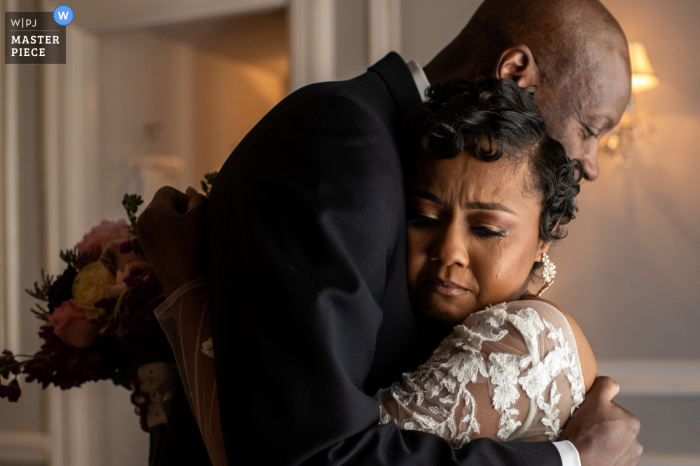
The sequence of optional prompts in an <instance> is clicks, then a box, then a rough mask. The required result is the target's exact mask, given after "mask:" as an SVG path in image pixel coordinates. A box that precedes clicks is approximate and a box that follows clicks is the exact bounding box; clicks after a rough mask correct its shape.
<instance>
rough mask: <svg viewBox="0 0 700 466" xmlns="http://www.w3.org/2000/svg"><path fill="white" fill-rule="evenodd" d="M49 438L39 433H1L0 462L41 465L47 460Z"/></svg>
mask: <svg viewBox="0 0 700 466" xmlns="http://www.w3.org/2000/svg"><path fill="white" fill-rule="evenodd" d="M48 451H49V436H48V435H47V434H44V433H41V432H1V433H0V461H2V462H3V463H41V462H43V461H46V459H47V458H48V456H49V455H48Z"/></svg>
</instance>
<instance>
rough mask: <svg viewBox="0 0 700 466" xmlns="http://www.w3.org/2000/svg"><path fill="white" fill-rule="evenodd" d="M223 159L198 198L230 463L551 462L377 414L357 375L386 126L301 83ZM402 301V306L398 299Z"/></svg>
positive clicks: (399, 200) (387, 177) (381, 200)
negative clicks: (203, 201) (251, 459)
mask: <svg viewBox="0 0 700 466" xmlns="http://www.w3.org/2000/svg"><path fill="white" fill-rule="evenodd" d="M293 98H294V96H292V101H291V102H289V103H287V105H286V106H285V107H284V108H282V109H277V110H276V111H273V112H271V114H269V115H268V116H267V117H266V118H265V119H263V120H262V121H261V123H259V124H258V126H257V127H256V128H255V129H254V130H253V131H252V132H251V133H250V134H249V135H248V136H247V137H246V139H244V141H243V142H242V143H241V144H240V145H239V148H237V150H236V151H234V153H233V154H232V156H231V157H230V158H229V160H228V161H227V163H226V165H225V166H224V167H223V168H222V171H221V172H220V174H219V178H218V179H217V181H216V183H215V186H214V188H213V191H212V194H211V198H210V202H209V206H208V209H207V236H208V251H209V254H208V268H209V281H210V306H211V313H212V328H213V337H214V353H215V354H216V358H215V364H216V372H217V384H218V390H219V402H220V409H221V411H220V412H221V420H222V430H223V436H224V442H225V445H226V450H227V456H228V460H229V463H230V464H236V463H239V462H240V461H241V459H240V458H241V457H242V456H243V455H248V454H250V453H251V452H252V453H253V454H254V455H257V456H258V458H259V462H261V463H268V464H279V465H292V464H309V465H311V464H318V465H335V464H343V465H367V464H377V465H384V464H387V465H388V464H401V465H412V464H473V465H476V464H479V465H506V464H508V465H519V464H542V465H549V464H552V465H559V464H560V460H559V455H558V453H557V451H556V449H555V447H553V446H552V445H551V444H512V445H505V444H499V443H496V442H492V441H489V440H486V441H476V442H473V443H472V444H470V445H469V446H468V447H466V448H464V449H461V450H454V449H453V448H452V447H451V446H450V445H449V443H447V442H446V441H445V440H443V439H441V438H439V437H437V436H433V435H430V434H426V433H421V432H410V431H401V430H399V429H398V428H397V427H396V426H395V425H393V424H391V425H383V426H380V425H379V408H378V406H377V402H376V400H375V399H374V398H373V396H372V395H373V394H374V393H369V394H368V393H365V392H364V391H363V383H364V381H365V378H366V376H367V374H368V371H369V369H370V367H371V365H372V362H373V358H374V353H375V345H376V341H377V335H378V330H379V328H380V325H381V324H382V319H383V312H382V309H381V308H380V305H379V303H380V301H381V300H382V295H383V293H384V292H385V290H384V280H385V277H386V273H387V270H386V268H387V264H388V262H389V260H390V258H391V257H392V255H393V254H404V251H403V250H401V251H397V250H395V249H396V244H397V242H396V238H397V235H398V234H402V232H403V226H402V223H403V215H404V212H403V205H404V204H403V195H404V194H403V185H402V176H401V166H400V159H399V157H398V155H397V154H396V149H395V144H394V143H393V142H392V141H391V138H390V136H389V135H390V134H392V131H394V128H388V127H387V126H386V124H385V123H384V122H383V121H382V120H381V118H377V117H376V116H375V115H373V114H372V112H371V111H368V110H367V109H366V108H363V107H362V105H361V104H358V103H357V102H355V101H353V100H352V99H351V98H348V97H347V96H343V95H338V94H333V93H328V92H322V93H319V94H317V95H313V94H312V95H304V93H303V92H302V93H300V95H299V97H298V98H297V101H294V100H293ZM407 312H410V311H409V310H407Z"/></svg>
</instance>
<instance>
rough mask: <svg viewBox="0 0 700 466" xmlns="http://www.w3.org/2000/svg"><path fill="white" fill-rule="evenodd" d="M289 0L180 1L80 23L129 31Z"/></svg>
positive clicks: (96, 30) (100, 30) (259, 9)
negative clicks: (185, 2)
mask: <svg viewBox="0 0 700 466" xmlns="http://www.w3.org/2000/svg"><path fill="white" fill-rule="evenodd" d="M287 3H288V1H287V0H245V1H238V2H232V1H223V2H217V3H209V4H200V3H197V2H191V3H189V4H182V3H180V4H179V5H173V4H171V3H167V4H164V6H163V7H162V8H158V9H151V10H150V11H148V12H145V13H144V11H142V10H139V11H134V12H129V11H127V12H126V13H123V12H120V13H121V14H120V15H118V16H116V17H105V18H100V20H98V21H97V22H91V23H90V24H85V23H81V24H80V27H82V28H83V30H85V31H88V32H91V33H98V34H99V33H106V32H115V31H125V30H130V29H138V28H144V27H151V26H160V25H164V24H173V23H179V22H184V21H196V20H199V19H206V18H214V17H217V16H233V15H240V14H249V13H260V12H264V11H269V10H276V9H281V8H284V7H285V6H286V5H287Z"/></svg>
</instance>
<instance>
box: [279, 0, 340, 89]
mask: <svg viewBox="0 0 700 466" xmlns="http://www.w3.org/2000/svg"><path fill="white" fill-rule="evenodd" d="M288 18H289V19H288V21H289V68H290V69H289V81H290V82H289V87H290V90H291V91H294V90H296V89H299V88H300V87H302V86H305V85H307V84H311V83H314V82H320V81H332V80H334V79H335V77H336V66H335V65H336V63H335V60H336V58H335V55H336V47H335V44H336V26H335V25H336V16H335V0H290V2H289V12H288Z"/></svg>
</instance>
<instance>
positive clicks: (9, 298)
mask: <svg viewBox="0 0 700 466" xmlns="http://www.w3.org/2000/svg"><path fill="white" fill-rule="evenodd" d="M17 10H19V5H18V4H17V1H8V2H6V3H5V8H4V9H3V13H4V12H5V11H17ZM4 17H5V15H4V14H3V21H4ZM3 42H4V41H3ZM3 47H4V43H3ZM2 84H3V89H2V93H3V102H2V104H3V106H2V109H3V117H2V120H3V130H2V133H3V134H2V136H3V140H4V144H3V157H2V159H3V160H2V182H3V189H2V194H3V197H4V199H3V212H2V213H3V215H2V240H3V241H2V257H3V261H2V298H3V299H2V300H1V301H0V304H1V305H2V307H3V308H4V312H2V319H0V326H1V328H0V330H1V331H0V344H2V346H3V347H4V348H8V349H10V350H11V351H13V352H17V351H19V349H20V335H21V331H20V293H21V292H22V287H21V284H20V282H19V277H20V273H19V267H20V257H19V238H20V231H19V215H20V208H19V200H20V199H19V163H20V161H19V157H20V152H19V138H20V137H19V131H20V128H19V105H20V102H19V96H18V94H19V65H14V66H7V65H3V83H2Z"/></svg>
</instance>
